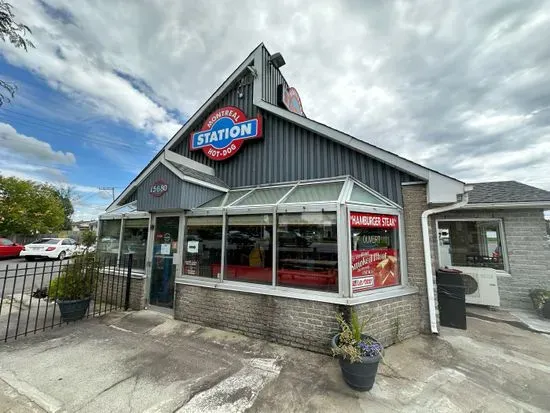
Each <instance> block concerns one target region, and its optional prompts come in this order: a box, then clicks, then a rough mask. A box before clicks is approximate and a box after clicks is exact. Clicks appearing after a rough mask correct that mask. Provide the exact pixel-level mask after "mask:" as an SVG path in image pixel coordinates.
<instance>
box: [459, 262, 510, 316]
mask: <svg viewBox="0 0 550 413" xmlns="http://www.w3.org/2000/svg"><path fill="white" fill-rule="evenodd" d="M453 268H455V269H457V270H460V271H462V273H463V274H462V279H463V280H464V285H465V286H466V304H480V305H489V306H492V307H500V295H499V293H498V281H497V273H496V271H495V270H493V269H492V268H472V267H454V266H453Z"/></svg>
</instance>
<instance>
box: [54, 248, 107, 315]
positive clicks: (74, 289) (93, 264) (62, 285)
mask: <svg viewBox="0 0 550 413" xmlns="http://www.w3.org/2000/svg"><path fill="white" fill-rule="evenodd" d="M98 269H99V263H98V260H97V258H96V256H95V255H94V254H91V253H87V254H84V255H79V256H76V257H75V258H74V260H73V261H72V262H71V263H69V264H68V265H67V266H65V268H63V270H62V272H61V274H59V276H58V277H57V278H55V279H54V280H52V281H51V282H50V286H49V288H48V297H49V298H50V299H51V300H55V301H56V302H57V305H58V306H59V311H60V313H61V318H62V319H63V321H76V320H80V319H82V318H83V317H84V315H85V314H86V311H87V310H88V306H89V305H90V299H91V296H92V292H93V287H94V281H95V277H96V275H97V271H98Z"/></svg>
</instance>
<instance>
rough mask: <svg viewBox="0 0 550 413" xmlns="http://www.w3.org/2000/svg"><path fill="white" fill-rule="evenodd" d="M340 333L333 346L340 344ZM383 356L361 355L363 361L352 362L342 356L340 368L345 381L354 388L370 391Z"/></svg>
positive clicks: (333, 341) (335, 337) (334, 338)
mask: <svg viewBox="0 0 550 413" xmlns="http://www.w3.org/2000/svg"><path fill="white" fill-rule="evenodd" d="M338 338H339V334H336V335H335V336H334V337H333V338H332V348H336V347H337V344H338ZM363 338H369V339H370V340H373V341H376V340H375V339H373V338H372V337H369V336H367V335H364V336H363ZM381 358H382V356H381V355H380V354H378V355H377V356H375V357H361V361H360V362H357V363H351V362H350V361H349V360H344V359H343V358H341V357H340V360H339V361H340V368H341V370H342V376H343V378H344V381H345V382H346V383H347V385H348V386H350V387H351V388H352V389H354V390H358V391H369V390H370V389H372V386H374V381H375V379H376V373H377V372H378V364H379V363H380V359H381Z"/></svg>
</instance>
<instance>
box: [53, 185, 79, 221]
mask: <svg viewBox="0 0 550 413" xmlns="http://www.w3.org/2000/svg"><path fill="white" fill-rule="evenodd" d="M51 190H52V192H53V194H54V195H55V196H56V197H57V198H59V201H60V202H61V205H62V206H63V211H64V217H65V220H64V222H63V229H66V230H70V229H72V216H73V214H74V207H73V202H72V198H73V189H72V188H71V187H70V186H65V187H56V188H53V187H52V188H51Z"/></svg>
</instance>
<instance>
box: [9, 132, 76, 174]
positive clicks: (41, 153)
mask: <svg viewBox="0 0 550 413" xmlns="http://www.w3.org/2000/svg"><path fill="white" fill-rule="evenodd" d="M0 151H3V152H4V153H13V154H17V155H18V156H20V157H24V158H31V159H35V160H37V161H39V162H51V163H53V164H62V165H72V164H75V163H76V158H75V156H74V154H72V153H71V152H63V151H55V150H54V149H52V146H51V145H50V144H49V143H47V142H44V141H41V140H39V139H36V138H33V137H31V136H25V135H23V134H20V133H17V131H16V130H15V129H14V128H13V127H12V126H11V125H8V124H7V123H0Z"/></svg>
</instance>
